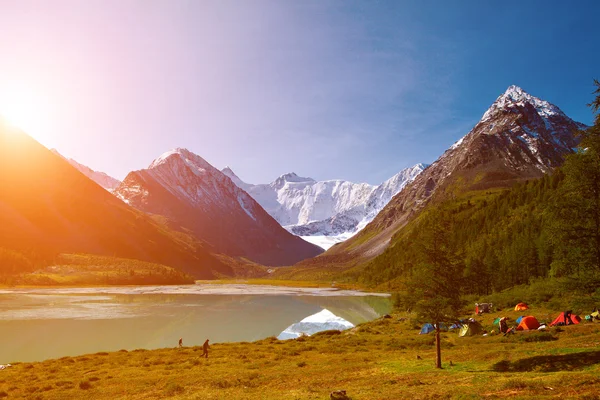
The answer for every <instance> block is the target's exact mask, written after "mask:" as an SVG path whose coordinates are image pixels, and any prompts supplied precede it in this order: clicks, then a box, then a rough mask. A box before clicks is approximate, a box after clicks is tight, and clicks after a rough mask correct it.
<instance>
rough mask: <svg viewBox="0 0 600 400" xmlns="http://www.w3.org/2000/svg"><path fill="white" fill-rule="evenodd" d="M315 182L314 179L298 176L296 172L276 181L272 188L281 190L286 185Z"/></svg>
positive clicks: (282, 176) (284, 175)
mask: <svg viewBox="0 0 600 400" xmlns="http://www.w3.org/2000/svg"><path fill="white" fill-rule="evenodd" d="M312 182H315V180H314V179H313V178H305V177H302V176H298V174H296V173H295V172H289V173H287V174H283V175H281V176H280V177H279V178H277V179H275V180H274V181H273V182H272V183H271V186H272V187H273V188H277V189H281V188H282V187H284V186H285V184H286V183H312Z"/></svg>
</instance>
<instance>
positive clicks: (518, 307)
mask: <svg viewBox="0 0 600 400" xmlns="http://www.w3.org/2000/svg"><path fill="white" fill-rule="evenodd" d="M528 308H529V306H528V305H527V303H519V304H517V305H516V306H515V311H523V310H527V309H528Z"/></svg>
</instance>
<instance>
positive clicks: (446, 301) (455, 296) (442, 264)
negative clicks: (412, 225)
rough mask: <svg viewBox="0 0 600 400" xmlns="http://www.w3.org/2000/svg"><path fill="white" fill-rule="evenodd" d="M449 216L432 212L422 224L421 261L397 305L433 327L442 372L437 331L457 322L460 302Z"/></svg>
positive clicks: (459, 272) (457, 264)
mask: <svg viewBox="0 0 600 400" xmlns="http://www.w3.org/2000/svg"><path fill="white" fill-rule="evenodd" d="M450 226H451V224H450V219H449V216H448V215H447V214H446V213H444V212H443V211H436V212H433V213H432V214H431V215H429V217H428V218H427V220H426V221H425V222H424V224H423V229H424V230H425V233H424V235H423V236H424V240H423V241H422V242H421V243H420V244H419V246H420V247H421V252H420V254H421V260H420V262H419V263H418V264H417V266H416V267H415V268H414V269H413V271H412V276H411V278H410V279H409V280H408V282H407V288H406V291H405V293H404V295H403V296H401V297H400V302H401V304H402V305H404V306H405V307H407V308H410V309H412V310H413V311H414V312H416V314H417V317H418V318H419V319H420V320H423V321H430V322H432V323H433V324H434V326H435V338H436V339H435V342H436V368H442V355H441V345H440V327H441V325H442V324H451V323H454V322H456V321H457V320H458V318H459V316H460V309H461V306H462V302H461V299H460V295H461V282H460V279H461V277H462V270H463V265H462V262H461V261H459V259H460V258H459V257H457V255H456V254H455V253H454V250H453V248H452V247H451V245H450V243H451V241H450V234H451V230H450V229H449V228H450Z"/></svg>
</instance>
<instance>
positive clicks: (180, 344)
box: [179, 338, 183, 347]
mask: <svg viewBox="0 0 600 400" xmlns="http://www.w3.org/2000/svg"><path fill="white" fill-rule="evenodd" d="M179 347H183V338H179Z"/></svg>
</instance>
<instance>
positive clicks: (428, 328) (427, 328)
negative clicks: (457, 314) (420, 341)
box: [419, 322, 435, 335]
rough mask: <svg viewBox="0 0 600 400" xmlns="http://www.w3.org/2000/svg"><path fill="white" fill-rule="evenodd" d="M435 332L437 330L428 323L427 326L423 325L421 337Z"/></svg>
mask: <svg viewBox="0 0 600 400" xmlns="http://www.w3.org/2000/svg"><path fill="white" fill-rule="evenodd" d="M433 331H435V328H434V327H433V325H431V324H430V323H429V322H428V323H426V324H425V325H423V327H422V328H421V332H419V335H425V334H427V333H431V332H433Z"/></svg>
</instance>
